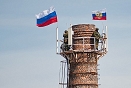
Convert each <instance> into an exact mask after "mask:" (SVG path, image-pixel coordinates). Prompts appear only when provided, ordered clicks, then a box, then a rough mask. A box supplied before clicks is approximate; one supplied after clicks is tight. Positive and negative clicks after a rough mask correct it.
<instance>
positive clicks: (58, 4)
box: [0, 0, 131, 88]
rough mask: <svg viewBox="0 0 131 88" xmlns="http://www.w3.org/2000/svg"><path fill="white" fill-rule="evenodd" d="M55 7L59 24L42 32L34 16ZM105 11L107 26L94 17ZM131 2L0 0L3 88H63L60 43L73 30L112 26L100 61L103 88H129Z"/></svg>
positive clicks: (1, 83) (106, 0) (111, 0)
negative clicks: (94, 14) (59, 52)
mask: <svg viewBox="0 0 131 88" xmlns="http://www.w3.org/2000/svg"><path fill="white" fill-rule="evenodd" d="M51 6H54V7H55V11H56V13H57V16H58V23H54V24H51V25H49V26H46V27H43V28H38V27H37V26H36V17H35V15H36V14H38V13H40V12H42V11H43V10H46V9H49V7H51ZM104 8H106V10H107V20H106V21H93V20H92V11H94V10H101V9H104ZM130 9H131V0H0V88H60V87H59V84H58V83H59V69H60V61H61V60H64V58H63V57H61V56H60V55H57V54H56V27H57V25H58V27H59V39H62V35H63V32H64V30H66V29H67V28H69V27H70V24H72V25H75V24H83V23H85V24H95V25H96V27H98V28H99V29H100V32H102V28H103V25H102V24H104V25H107V26H108V38H109V41H108V42H109V45H108V46H109V52H108V53H107V54H106V55H105V56H104V57H102V58H101V59H100V60H99V62H98V63H99V64H100V66H98V68H99V69H100V70H99V71H98V72H99V74H100V76H99V78H100V80H99V84H101V85H100V86H99V88H130V87H131V68H130V67H131V54H130V53H131V33H130V32H131V10H130Z"/></svg>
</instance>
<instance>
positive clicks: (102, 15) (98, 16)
mask: <svg viewBox="0 0 131 88" xmlns="http://www.w3.org/2000/svg"><path fill="white" fill-rule="evenodd" d="M92 17H93V20H106V9H103V10H96V11H92Z"/></svg>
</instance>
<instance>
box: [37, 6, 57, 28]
mask: <svg viewBox="0 0 131 88" xmlns="http://www.w3.org/2000/svg"><path fill="white" fill-rule="evenodd" d="M36 18H37V26H38V27H44V26H48V25H50V24H52V23H55V22H57V15H56V12H55V11H54V8H53V7H50V9H48V10H44V11H43V12H41V13H39V14H38V15H36Z"/></svg>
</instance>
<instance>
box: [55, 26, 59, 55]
mask: <svg viewBox="0 0 131 88" xmlns="http://www.w3.org/2000/svg"><path fill="white" fill-rule="evenodd" d="M58 42H59V40H58V27H56V54H58Z"/></svg>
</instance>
